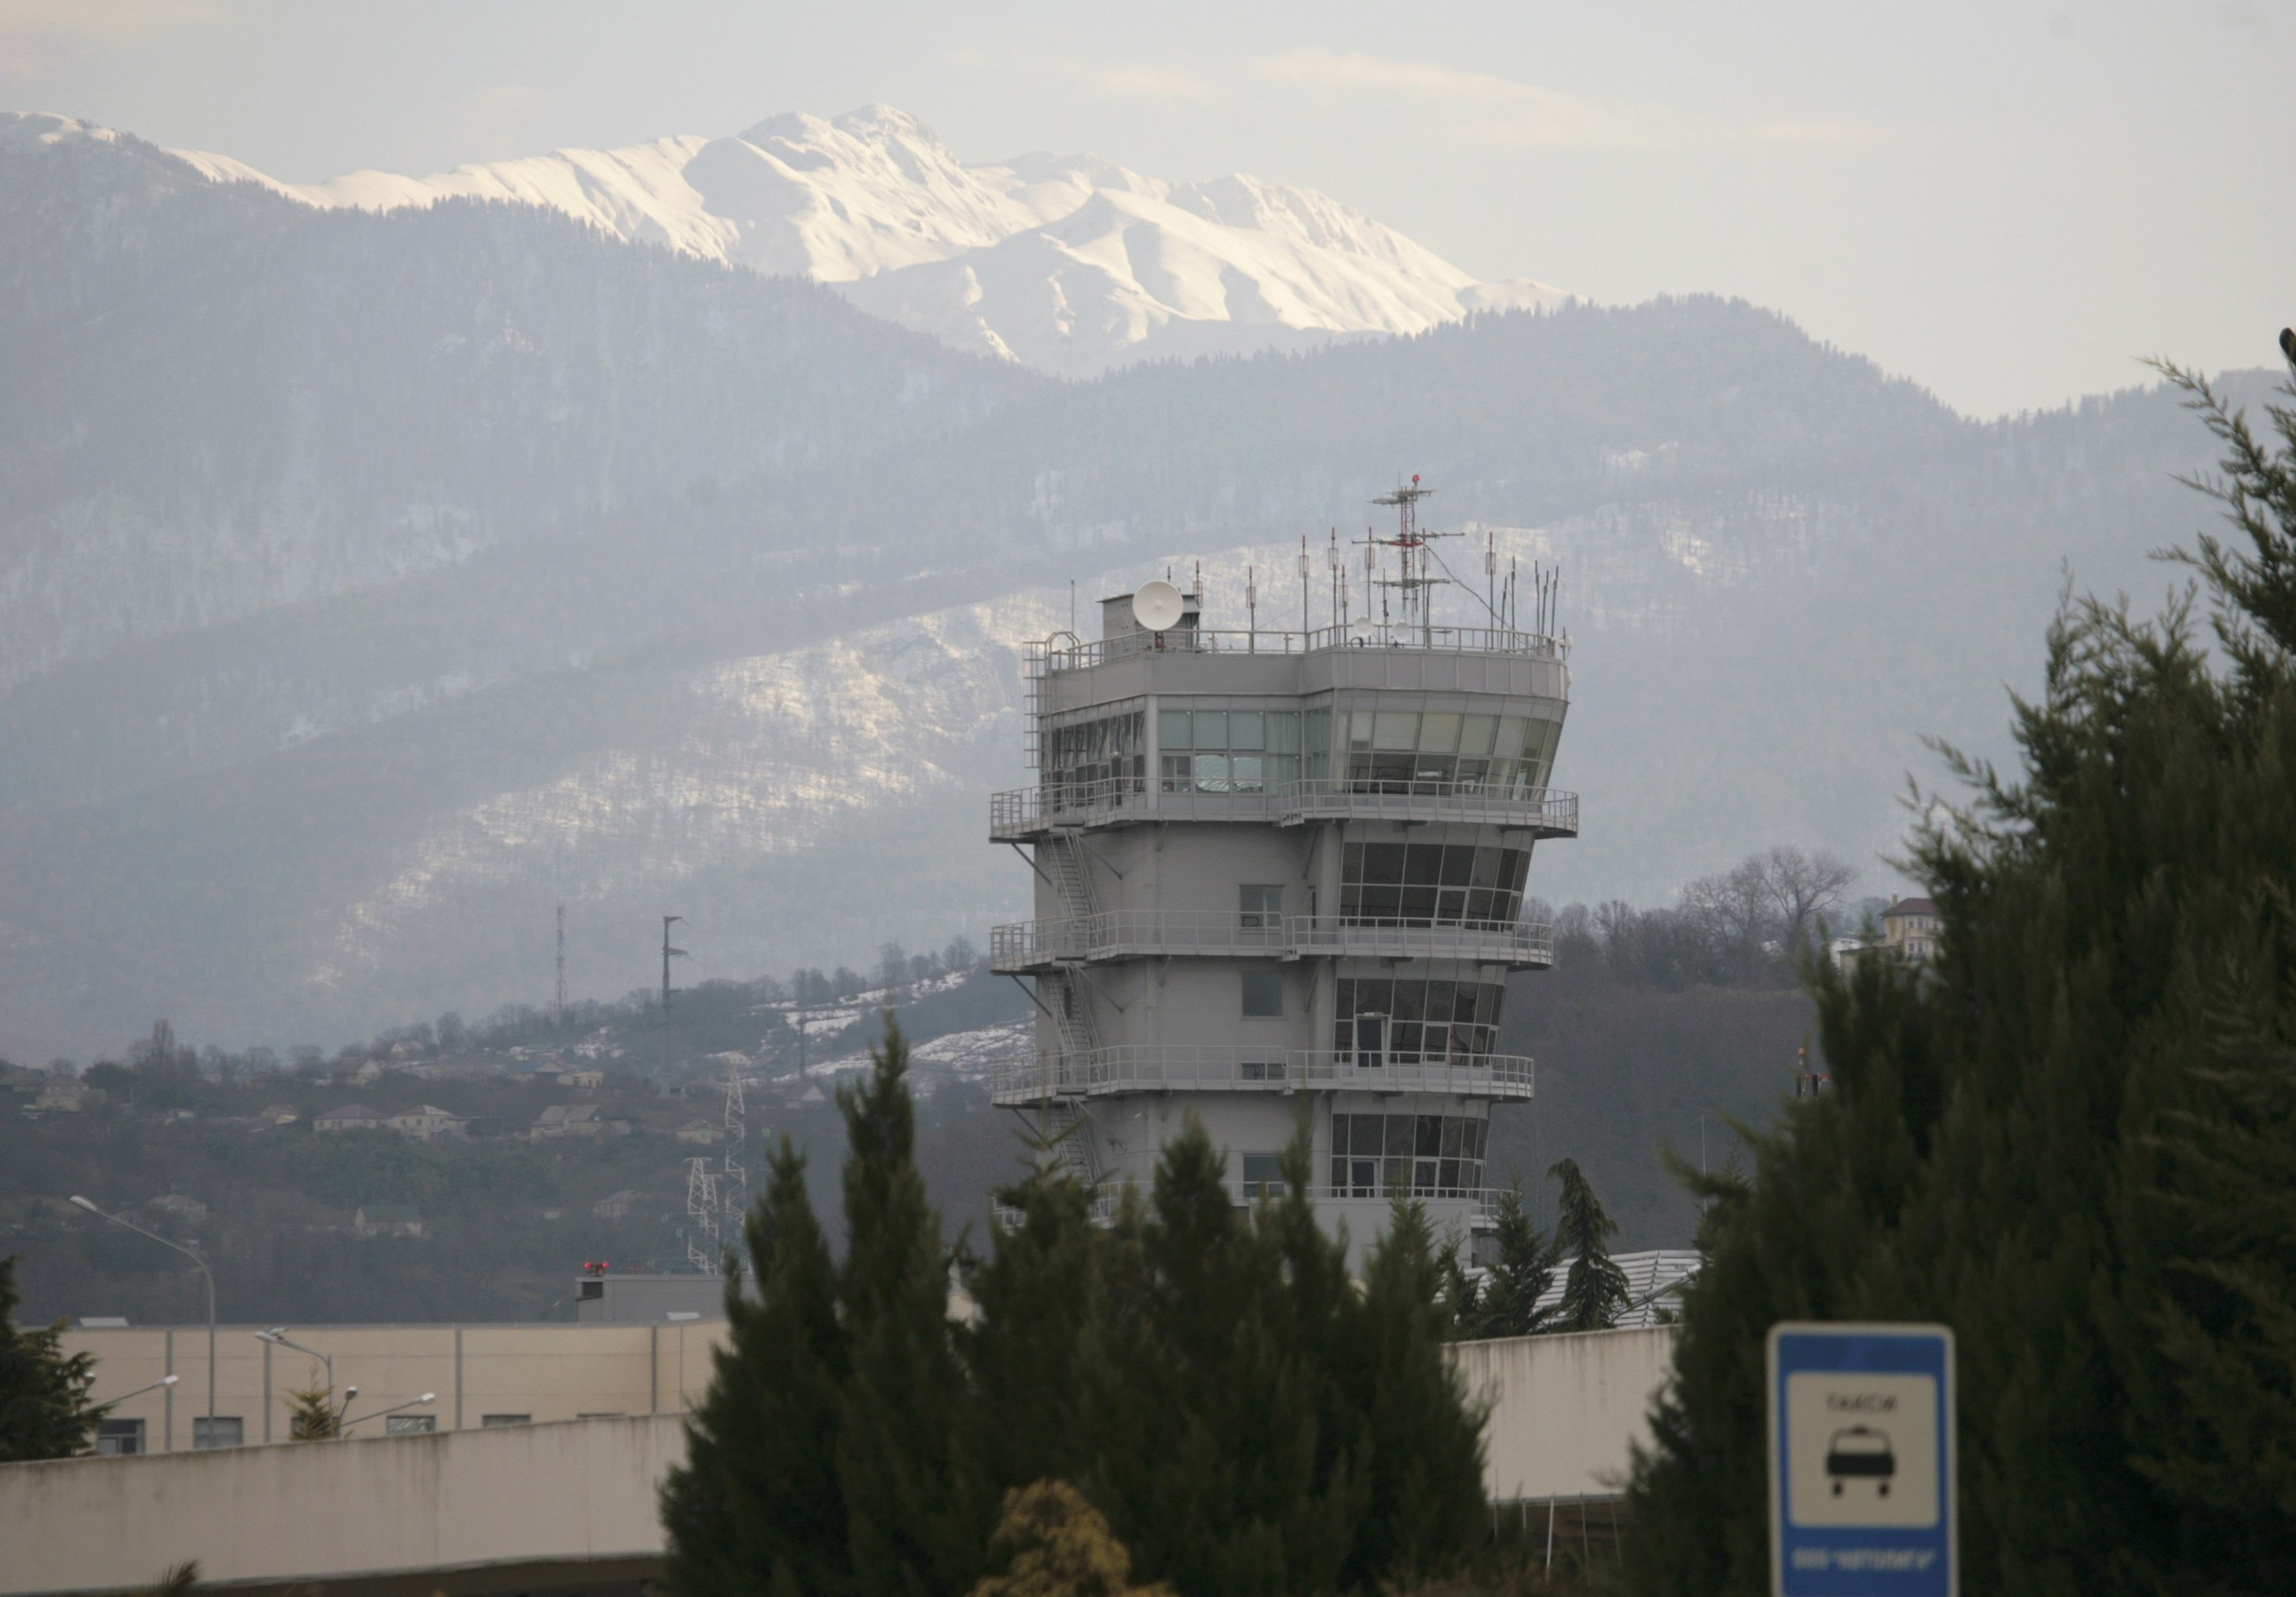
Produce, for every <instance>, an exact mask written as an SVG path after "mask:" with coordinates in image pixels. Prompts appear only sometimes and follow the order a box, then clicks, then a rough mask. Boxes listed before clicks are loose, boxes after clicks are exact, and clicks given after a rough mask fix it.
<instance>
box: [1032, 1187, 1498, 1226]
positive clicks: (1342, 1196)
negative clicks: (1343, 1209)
mask: <svg viewBox="0 0 2296 1597" xmlns="http://www.w3.org/2000/svg"><path fill="white" fill-rule="evenodd" d="M1131 1184H1132V1183H1126V1185H1127V1186H1129V1185H1131ZM1220 1185H1221V1187H1222V1188H1223V1189H1225V1190H1226V1193H1227V1197H1228V1201H1229V1202H1230V1203H1232V1204H1234V1206H1236V1207H1237V1208H1239V1209H1248V1208H1250V1207H1251V1206H1252V1205H1253V1204H1255V1203H1258V1202H1259V1200H1260V1199H1261V1198H1263V1197H1267V1198H1280V1197H1281V1196H1282V1195H1283V1191H1284V1190H1285V1185H1284V1183H1283V1182H1282V1181H1267V1182H1261V1181H1222V1182H1221V1183H1220ZM1124 1190H1125V1188H1124V1187H1120V1186H1115V1185H1114V1184H1113V1183H1103V1184H1102V1185H1101V1186H1100V1187H1098V1188H1097V1189H1096V1190H1094V1192H1093V1194H1092V1197H1091V1201H1090V1202H1089V1204H1088V1205H1087V1207H1086V1211H1085V1212H1086V1214H1087V1216H1088V1217H1089V1218H1090V1219H1091V1220H1092V1222H1094V1223H1095V1224H1096V1225H1105V1224H1107V1223H1108V1222H1110V1221H1111V1220H1113V1219H1114V1218H1115V1217H1116V1212H1117V1209H1118V1208H1119V1206H1120V1205H1121V1204H1122V1202H1123V1194H1124ZM1139 1191H1140V1201H1141V1202H1142V1204H1143V1205H1145V1204H1146V1202H1147V1201H1148V1190H1147V1188H1146V1185H1145V1184H1144V1183H1142V1184H1140V1188H1139ZM1506 1191H1507V1190H1506V1189H1505V1188H1504V1187H1444V1186H1434V1187H1414V1188H1412V1189H1411V1190H1408V1191H1406V1192H1390V1191H1389V1190H1387V1189H1386V1188H1385V1187H1384V1186H1380V1187H1376V1188H1373V1189H1368V1190H1366V1189H1363V1188H1356V1187H1333V1186H1329V1185H1321V1186H1315V1185H1311V1186H1309V1187H1308V1202H1310V1203H1318V1204H1329V1203H1355V1204H1366V1205H1369V1204H1377V1205H1378V1206H1381V1207H1382V1208H1384V1207H1386V1206H1388V1205H1389V1204H1391V1203H1393V1202H1394V1201H1395V1199H1396V1198H1398V1197H1402V1198H1412V1199H1414V1200H1415V1201H1417V1202H1420V1203H1427V1204H1452V1203H1461V1202H1464V1204H1466V1206H1467V1212H1468V1217H1469V1221H1470V1223H1475V1222H1483V1221H1488V1220H1493V1219H1496V1218H1497V1215H1498V1212H1499V1200H1500V1199H1501V1198H1504V1197H1505V1195H1506ZM1025 1219H1026V1215H1025V1214H1024V1213H1023V1212H1022V1211H1021V1210H1020V1209H1018V1208H1015V1207H1013V1206H1012V1205H1010V1204H1006V1203H1001V1202H1000V1203H998V1204H996V1220H997V1223H998V1224H1000V1225H1004V1226H1007V1227H1017V1226H1019V1225H1020V1224H1021V1223H1022V1222H1023V1221H1024V1220H1025Z"/></svg>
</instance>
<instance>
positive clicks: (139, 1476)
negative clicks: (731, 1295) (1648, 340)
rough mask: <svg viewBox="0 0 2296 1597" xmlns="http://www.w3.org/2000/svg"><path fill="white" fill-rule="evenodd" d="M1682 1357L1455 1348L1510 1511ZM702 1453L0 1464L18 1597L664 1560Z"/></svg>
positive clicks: (677, 1427)
mask: <svg viewBox="0 0 2296 1597" xmlns="http://www.w3.org/2000/svg"><path fill="white" fill-rule="evenodd" d="M1673 1350H1674V1332H1673V1330H1672V1329H1670V1328H1667V1327H1660V1328H1657V1329H1651V1330H1622V1331H1595V1332H1592V1333H1590V1334H1587V1335H1585V1336H1567V1337H1518V1338H1509V1339H1507V1340H1504V1341H1495V1342H1468V1343H1462V1344H1460V1345H1459V1346H1456V1347H1455V1348H1454V1349H1453V1350H1452V1356H1453V1357H1454V1358H1456V1360H1457V1361H1458V1363H1459V1366H1460V1368H1461V1369H1462V1371H1464V1373H1465V1375H1466V1378H1467V1382H1468V1386H1469V1388H1470V1389H1471V1390H1472V1392H1474V1393H1475V1394H1476V1395H1479V1396H1482V1397H1486V1398H1488V1399H1489V1400H1490V1401H1491V1403H1492V1410H1491V1418H1490V1425H1489V1428H1488V1432H1487V1433H1486V1441H1487V1445H1488V1463H1487V1465H1486V1467H1485V1470H1484V1486H1485V1490H1486V1491H1487V1493H1488V1495H1489V1496H1490V1498H1491V1499H1492V1501H1494V1502H1516V1501H1521V1500H1522V1499H1525V1498H1546V1497H1577V1496H1587V1495H1603V1494H1612V1493H1615V1492H1616V1491H1617V1490H1618V1489H1619V1486H1620V1482H1621V1481H1622V1480H1623V1478H1624V1477H1625V1473H1626V1469H1627V1463H1628V1446H1629V1445H1630V1444H1631V1443H1632V1442H1634V1441H1636V1440H1638V1439H1646V1438H1647V1436H1648V1435H1649V1420H1648V1414H1649V1411H1650V1404H1651V1400H1652V1397H1653V1396H1654V1395H1656V1394H1657V1392H1658V1391H1659V1389H1660V1387H1661V1386H1662V1385H1663V1384H1664V1382H1665V1380H1666V1379H1667V1374H1668V1371H1669V1368H1670V1367H1671V1364H1672V1360H1673ZM684 1458H685V1430H684V1428H683V1425H682V1423H681V1421H680V1420H679V1418H678V1417H677V1416H676V1415H669V1414H664V1415H660V1416H635V1417H631V1418H621V1417H615V1418H611V1419H597V1420H569V1421H565V1422H562V1423H559V1424H554V1425H522V1426H506V1427H504V1428H499V1429H494V1430H463V1431H442V1432H440V1433H439V1434H437V1435H435V1436H375V1437H371V1438H368V1439H365V1440H357V1441H348V1442H303V1443H283V1444H279V1445H274V1446H268V1447H264V1446H255V1447H239V1448H230V1449H225V1450H222V1451H218V1452H214V1453H165V1454H145V1455H143V1456H140V1457H126V1458H82V1459H65V1460H60V1461H55V1462H53V1463H40V1464H0V1597H26V1594H29V1593H95V1592H119V1591H128V1590H142V1589H144V1588H147V1587H149V1586H150V1585H152V1583H153V1582H154V1581H156V1580H157V1579H158V1577H159V1576H160V1573H161V1572H162V1571H163V1570H165V1569H167V1568H169V1567H170V1566H172V1565H174V1564H176V1563H180V1562H181V1561H182V1560H184V1559H187V1558H195V1559H197V1560H200V1569H201V1576H202V1578H203V1579H204V1580H206V1581H210V1582H227V1581H250V1582H251V1581H260V1582H292V1581H305V1580H308V1581H321V1580H327V1579H331V1578H341V1577H346V1576H381V1575H389V1574H394V1573H402V1572H406V1573H411V1572H416V1571H426V1570H444V1569H454V1568H470V1567H472V1566H480V1565H487V1564H504V1563H519V1562H524V1561H529V1560H582V1559H615V1558H632V1557H647V1556H658V1555H659V1554H660V1552H661V1551H662V1547H663V1537H662V1531H661V1526H660V1522H659V1521H658V1520H657V1519H656V1518H655V1493H656V1490H657V1489H658V1487H659V1486H660V1483H661V1481H662V1479H663V1478H664V1477H665V1476H666V1475H667V1474H668V1471H669V1469H670V1468H671V1467H672V1466H673V1465H675V1464H676V1463H678V1462H680V1461H683V1460H684Z"/></svg>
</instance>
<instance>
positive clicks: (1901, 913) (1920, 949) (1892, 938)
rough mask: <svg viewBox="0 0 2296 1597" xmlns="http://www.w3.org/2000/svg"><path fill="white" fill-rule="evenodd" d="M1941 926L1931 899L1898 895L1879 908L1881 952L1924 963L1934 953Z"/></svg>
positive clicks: (1934, 955) (1932, 956)
mask: <svg viewBox="0 0 2296 1597" xmlns="http://www.w3.org/2000/svg"><path fill="white" fill-rule="evenodd" d="M1944 926H1945V923H1944V921H1942V920H1941V919H1939V917H1938V907H1937V905H1936V903H1935V902H1934V901H1931V900H1929V899H1925V898H1901V899H1899V900H1898V901H1897V902H1896V903H1894V904H1891V905H1890V907H1889V908H1888V909H1886V910H1882V951H1884V952H1885V953H1888V954H1890V956H1892V957H1893V958H1896V959H1903V960H1905V961H1906V962H1907V964H1909V965H1924V964H1927V963H1928V962H1929V961H1930V960H1931V959H1934V958H1935V957H1936V955H1937V940H1938V934H1939V932H1940V931H1942V930H1943V929H1944Z"/></svg>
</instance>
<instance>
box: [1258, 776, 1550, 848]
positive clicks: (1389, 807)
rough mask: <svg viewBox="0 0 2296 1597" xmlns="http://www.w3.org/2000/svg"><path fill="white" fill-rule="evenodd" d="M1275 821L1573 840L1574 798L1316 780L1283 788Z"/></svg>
mask: <svg viewBox="0 0 2296 1597" xmlns="http://www.w3.org/2000/svg"><path fill="white" fill-rule="evenodd" d="M1276 814H1277V819H1279V820H1281V821H1283V822H1284V823H1286V824H1297V823H1298V822H1300V821H1303V820H1382V819H1386V820H1456V821H1467V822H1473V823H1480V824H1483V825H1488V826H1505V827H1530V828H1531V829H1532V830H1534V831H1536V832H1538V833H1539V834H1540V835H1541V836H1547V837H1576V836H1578V835H1579V795H1578V794H1575V793H1564V792H1562V791H1560V790H1559V789H1556V788H1553V787H1507V786H1500V785H1497V784H1494V783H1488V782H1437V781H1416V780H1382V779H1380V778H1372V777H1317V778H1309V779H1308V780H1305V781H1299V782H1289V783H1286V784H1285V785H1284V786H1283V791H1282V793H1281V794H1279V796H1278V801H1277V805H1276Z"/></svg>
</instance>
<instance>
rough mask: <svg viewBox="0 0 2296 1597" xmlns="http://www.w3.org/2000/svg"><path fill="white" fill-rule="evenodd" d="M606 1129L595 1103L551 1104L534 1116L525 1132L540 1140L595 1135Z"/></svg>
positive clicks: (603, 1119) (603, 1118)
mask: <svg viewBox="0 0 2296 1597" xmlns="http://www.w3.org/2000/svg"><path fill="white" fill-rule="evenodd" d="M605 1129H606V1121H605V1116H603V1115H601V1114H600V1113H599V1112H598V1106H597V1105H595V1104H552V1105H551V1106H550V1107H548V1108H546V1109H545V1110H543V1111H542V1113H541V1114H539V1115H536V1116H535V1117H534V1129H533V1130H532V1131H530V1132H528V1133H527V1135H528V1136H529V1137H531V1138H532V1139H533V1140H535V1141H537V1142H540V1141H542V1140H545V1139H546V1138H550V1137H595V1136H597V1135H599V1134H600V1133H601V1132H604V1131H605Z"/></svg>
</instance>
